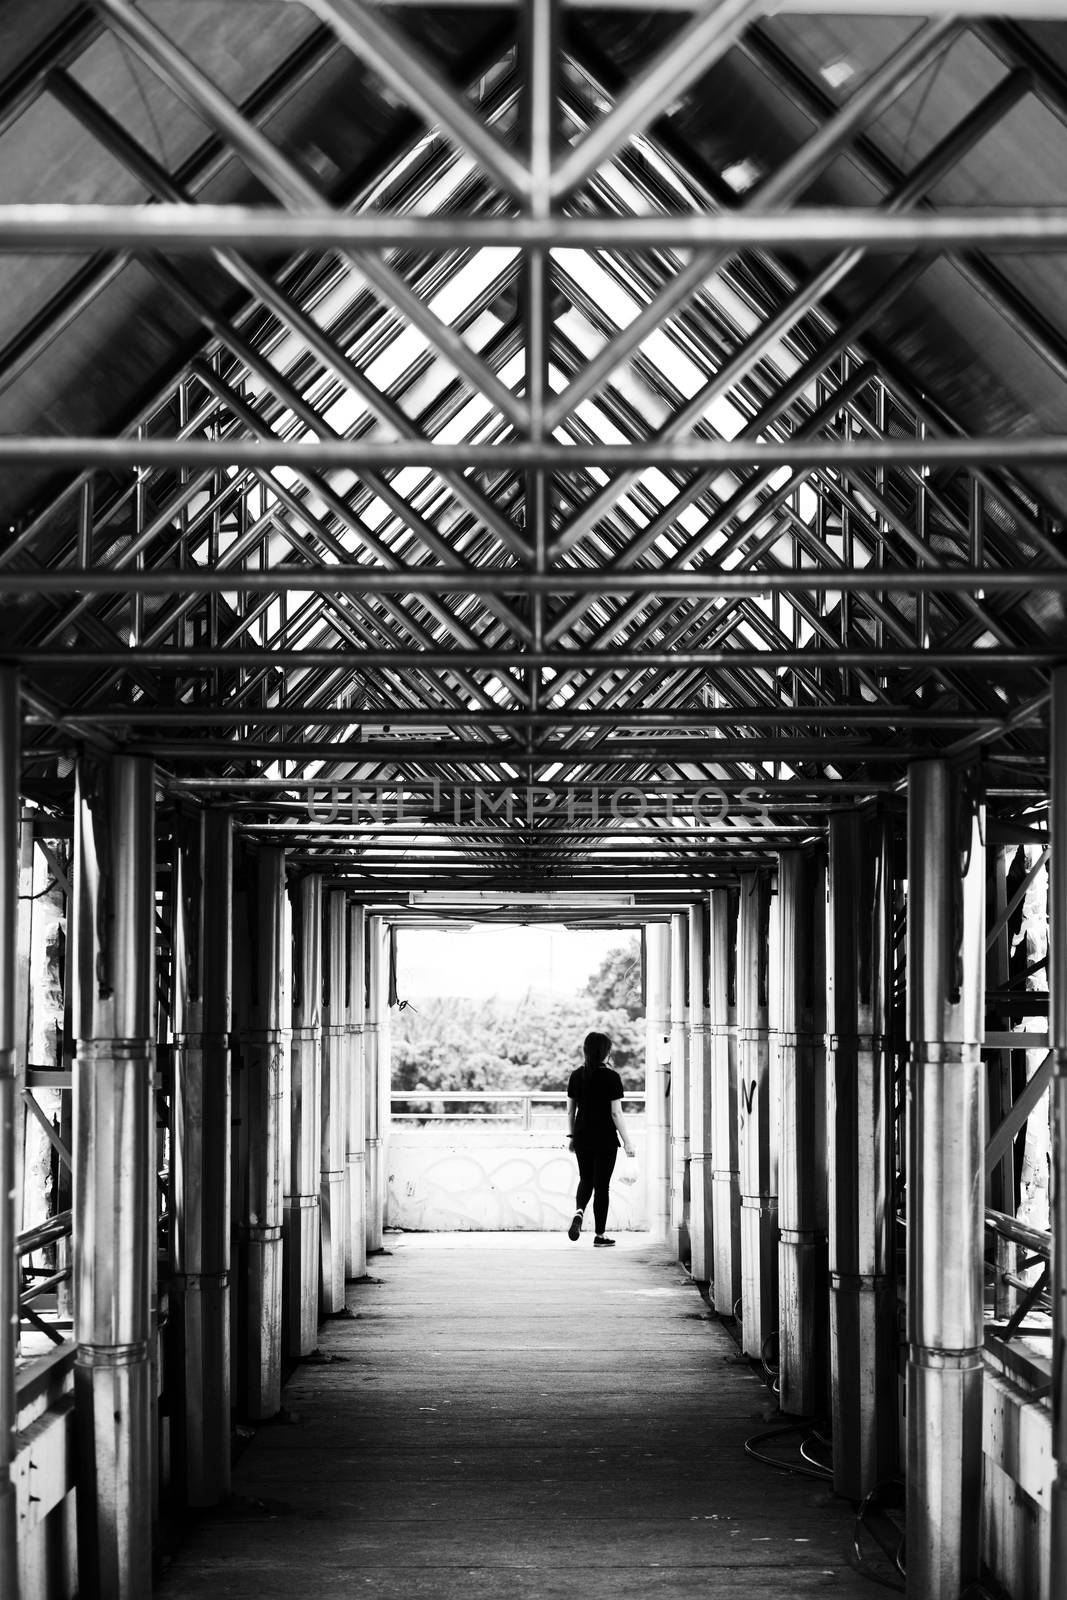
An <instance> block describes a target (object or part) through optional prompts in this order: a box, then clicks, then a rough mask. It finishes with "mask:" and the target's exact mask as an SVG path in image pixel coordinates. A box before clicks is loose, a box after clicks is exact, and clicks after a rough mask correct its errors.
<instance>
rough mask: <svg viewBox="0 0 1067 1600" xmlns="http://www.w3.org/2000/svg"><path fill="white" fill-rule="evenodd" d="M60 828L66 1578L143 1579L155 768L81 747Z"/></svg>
mask: <svg viewBox="0 0 1067 1600" xmlns="http://www.w3.org/2000/svg"><path fill="white" fill-rule="evenodd" d="M74 809H75V829H74V848H75V861H74V894H73V943H74V960H73V963H72V968H73V978H72V1002H73V1020H74V1036H75V1058H74V1149H75V1165H74V1231H73V1266H74V1307H75V1324H74V1329H75V1339H76V1341H77V1347H78V1348H77V1355H76V1357H75V1366H74V1403H75V1416H76V1419H77V1427H76V1436H77V1440H78V1444H77V1451H78V1494H77V1502H78V1573H79V1592H80V1593H81V1594H82V1595H85V1596H92V1597H97V1596H99V1597H100V1600H126V1597H128V1600H142V1597H143V1596H144V1595H146V1594H150V1593H151V1590H152V1492H153V1480H154V1472H155V1469H154V1453H153V1440H154V1426H153V1404H154V1396H153V1391H152V1353H153V1352H152V1346H153V1343H154V1330H153V1326H152V1295H153V1290H154V1278H155V1260H156V1249H155V1223H156V1183H155V1116H154V1108H153V1101H152V1091H153V1081H154V1077H155V1038H154V1031H153V1019H154V1015H155V1000H156V985H155V770H154V765H153V762H152V761H151V760H149V759H147V758H145V757H138V756H114V757H110V758H108V759H103V760H97V759H95V758H89V757H82V758H80V759H79V761H78V763H77V777H76V790H75V808H74Z"/></svg>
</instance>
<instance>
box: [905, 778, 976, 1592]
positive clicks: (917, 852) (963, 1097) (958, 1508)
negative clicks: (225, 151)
mask: <svg viewBox="0 0 1067 1600" xmlns="http://www.w3.org/2000/svg"><path fill="white" fill-rule="evenodd" d="M984 956H985V850H984V846H983V842H982V817H981V811H980V807H979V805H978V803H977V802H976V801H974V800H973V799H972V796H971V794H970V792H969V790H968V788H967V786H966V784H965V782H964V781H963V780H962V779H961V778H960V777H958V776H956V775H955V774H953V773H952V772H951V771H950V769H949V766H948V763H947V762H945V761H916V762H913V763H912V765H911V766H910V767H909V769H908V1042H909V1056H908V1166H907V1171H908V1365H907V1412H908V1470H907V1480H908V1488H907V1522H908V1559H907V1592H908V1594H909V1595H913V1596H915V1597H916V1600H918V1597H919V1596H922V1600H957V1596H958V1595H959V1592H960V1590H961V1589H962V1588H964V1587H965V1586H966V1585H967V1584H968V1583H969V1582H971V1581H972V1580H973V1579H975V1578H977V1576H978V1570H979V1555H980V1524H981V1501H982V1273H983V1259H982V1244H983V1228H982V1224H983V1200H984V1194H985V1171H984V1164H983V1159H982V1158H983V1150H984V1142H985V1141H984V1128H983V1123H984V1120H985V1118H984V1110H985V1095H984V1093H983V1085H982V1077H981V1038H982V1006H983V1001H984Z"/></svg>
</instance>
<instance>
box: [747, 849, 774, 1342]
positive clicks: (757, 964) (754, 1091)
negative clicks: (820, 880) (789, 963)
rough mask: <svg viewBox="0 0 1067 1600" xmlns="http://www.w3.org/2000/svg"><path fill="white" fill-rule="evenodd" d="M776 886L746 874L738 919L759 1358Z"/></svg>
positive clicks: (768, 1234)
mask: <svg viewBox="0 0 1067 1600" xmlns="http://www.w3.org/2000/svg"><path fill="white" fill-rule="evenodd" d="M770 913H771V881H770V875H769V874H768V873H766V872H742V874H741V902H740V909H739V913H738V919H737V1071H738V1083H737V1092H738V1102H739V1103H738V1180H739V1183H740V1189H741V1344H742V1348H743V1349H744V1351H745V1354H746V1355H749V1356H753V1357H755V1358H756V1359H757V1360H758V1359H760V1358H761V1357H763V1355H764V1354H765V1346H766V1344H767V1341H768V1339H770V1337H771V1335H772V1334H774V1333H775V1332H776V1331H777V1328H778V1148H777V1131H778V1130H777V1124H776V1117H775V1112H776V1107H775V1106H774V1104H773V1097H772V1093H771V1062H770V1009H769V1002H770V993H769V987H768V968H769V963H770Z"/></svg>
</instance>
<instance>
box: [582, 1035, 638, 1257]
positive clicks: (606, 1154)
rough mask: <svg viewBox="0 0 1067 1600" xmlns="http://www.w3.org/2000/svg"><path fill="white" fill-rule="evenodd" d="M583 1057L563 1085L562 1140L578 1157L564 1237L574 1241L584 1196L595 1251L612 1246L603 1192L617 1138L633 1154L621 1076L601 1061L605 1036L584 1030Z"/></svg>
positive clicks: (607, 1185) (608, 1042)
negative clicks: (573, 1208)
mask: <svg viewBox="0 0 1067 1600" xmlns="http://www.w3.org/2000/svg"><path fill="white" fill-rule="evenodd" d="M582 1051H583V1053H584V1055H585V1060H584V1062H583V1064H582V1065H581V1066H580V1067H576V1068H575V1070H574V1071H573V1072H572V1073H571V1076H570V1082H569V1083H568V1084H567V1138H568V1139H569V1140H570V1142H571V1149H572V1150H573V1151H574V1154H575V1155H576V1156H577V1158H578V1195H577V1209H576V1211H575V1213H574V1219H573V1221H572V1222H571V1225H570V1227H569V1228H568V1229H567V1237H568V1239H575V1240H576V1239H577V1238H578V1236H579V1235H580V1233H581V1231H582V1219H583V1217H584V1216H585V1208H586V1206H587V1205H588V1204H589V1197H590V1196H592V1198H593V1223H594V1226H595V1228H596V1233H595V1234H594V1236H593V1245H594V1247H595V1248H597V1249H603V1248H604V1247H605V1246H608V1245H613V1244H614V1243H615V1240H614V1239H608V1238H607V1237H606V1236H605V1233H604V1229H605V1228H606V1227H607V1225H608V1191H609V1189H610V1187H611V1174H612V1173H613V1172H614V1170H615V1158H616V1157H617V1155H618V1153H619V1138H620V1136H621V1138H622V1145H623V1149H624V1150H625V1151H626V1154H627V1155H628V1156H632V1155H633V1153H634V1147H633V1145H632V1144H631V1143H630V1135H629V1134H628V1133H627V1131H626V1123H625V1122H624V1121H623V1115H622V1079H621V1078H620V1077H619V1074H618V1073H617V1072H615V1071H613V1069H612V1068H611V1067H609V1066H608V1065H607V1059H608V1056H609V1055H610V1054H611V1040H610V1039H609V1038H608V1036H607V1034H606V1033H587V1034H586V1036H585V1043H584V1044H583V1046H582Z"/></svg>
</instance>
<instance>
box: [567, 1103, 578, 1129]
mask: <svg viewBox="0 0 1067 1600" xmlns="http://www.w3.org/2000/svg"><path fill="white" fill-rule="evenodd" d="M577 1111H578V1102H577V1100H575V1099H573V1098H572V1097H571V1096H570V1095H568V1096H567V1138H568V1139H573V1138H574V1118H575V1115H576V1114H577Z"/></svg>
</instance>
